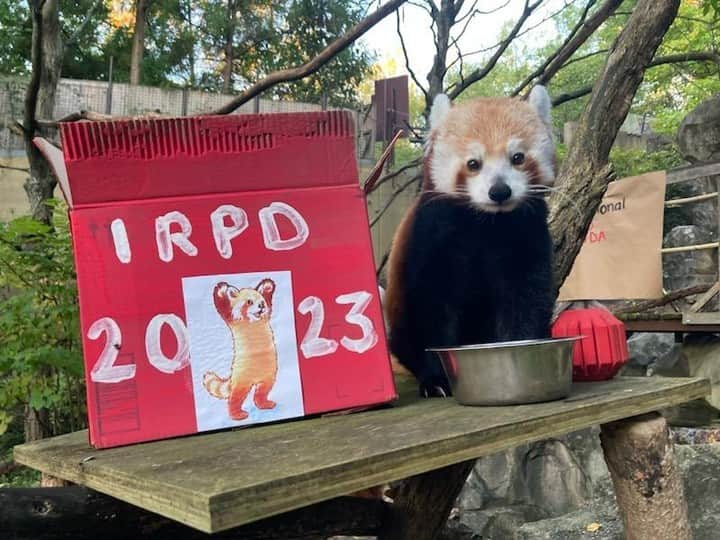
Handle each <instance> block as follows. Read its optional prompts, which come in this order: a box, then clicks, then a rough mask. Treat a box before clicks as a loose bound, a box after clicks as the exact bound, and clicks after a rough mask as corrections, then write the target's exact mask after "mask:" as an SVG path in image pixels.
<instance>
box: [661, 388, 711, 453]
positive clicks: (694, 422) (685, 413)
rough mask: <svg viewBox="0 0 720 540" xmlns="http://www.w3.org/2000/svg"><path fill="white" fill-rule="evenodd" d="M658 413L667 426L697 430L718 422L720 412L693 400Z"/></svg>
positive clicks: (702, 401) (705, 402)
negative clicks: (663, 418)
mask: <svg viewBox="0 0 720 540" xmlns="http://www.w3.org/2000/svg"><path fill="white" fill-rule="evenodd" d="M660 412H661V413H662V415H663V416H664V417H665V419H666V420H667V422H668V424H669V425H671V426H673V427H676V428H679V427H693V428H698V427H702V426H707V425H709V424H712V423H714V422H717V421H718V420H720V411H718V410H717V409H716V408H715V407H713V406H712V405H710V404H709V403H708V402H707V401H705V400H704V399H694V400H692V401H689V402H687V403H683V404H681V405H676V406H675V407H668V408H666V409H663V410H662V411H660ZM718 441H720V439H718ZM698 442H700V441H698ZM705 442H709V441H705ZM693 444H694V443H693Z"/></svg>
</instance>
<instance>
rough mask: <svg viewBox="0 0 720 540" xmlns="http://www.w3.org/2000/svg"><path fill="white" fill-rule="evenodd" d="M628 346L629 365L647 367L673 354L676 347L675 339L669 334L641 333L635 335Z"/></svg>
mask: <svg viewBox="0 0 720 540" xmlns="http://www.w3.org/2000/svg"><path fill="white" fill-rule="evenodd" d="M627 344H628V352H629V353H630V360H629V364H631V365H635V366H647V365H649V364H654V363H656V362H657V361H658V360H659V359H661V358H663V357H664V356H666V355H668V354H670V353H671V351H672V350H673V348H674V347H675V337H674V336H673V334H667V333H650V332H641V333H637V334H633V335H632V336H631V337H630V339H628V341H627ZM678 348H679V347H678Z"/></svg>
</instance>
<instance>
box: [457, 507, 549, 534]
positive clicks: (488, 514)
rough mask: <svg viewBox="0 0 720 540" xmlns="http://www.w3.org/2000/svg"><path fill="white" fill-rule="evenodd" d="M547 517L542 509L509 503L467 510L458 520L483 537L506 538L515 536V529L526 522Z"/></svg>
mask: <svg viewBox="0 0 720 540" xmlns="http://www.w3.org/2000/svg"><path fill="white" fill-rule="evenodd" d="M546 517H547V516H546V515H544V514H543V513H542V511H541V510H540V509H538V508H536V507H533V506H530V505H508V506H492V507H489V508H486V509H485V510H480V511H473V512H465V513H462V514H461V515H460V517H459V519H458V521H459V523H460V524H461V525H464V526H465V527H468V528H470V529H471V530H473V531H474V532H475V533H477V534H479V535H480V537H481V538H483V539H496V540H506V539H509V538H513V534H514V531H516V530H517V529H519V528H520V527H521V526H522V525H523V524H524V523H527V522H528V521H538V520H542V519H544V518H546Z"/></svg>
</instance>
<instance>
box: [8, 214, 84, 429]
mask: <svg viewBox="0 0 720 540" xmlns="http://www.w3.org/2000/svg"><path fill="white" fill-rule="evenodd" d="M0 287H1V288H2V291H1V292H0V434H1V433H3V432H5V431H6V430H7V428H8V425H9V424H10V422H11V421H12V419H13V417H14V416H16V415H17V412H18V411H19V410H22V409H23V406H25V405H29V406H30V407H32V408H34V409H36V410H39V411H42V410H44V412H46V413H47V414H43V415H42V417H43V418H45V417H46V418H47V419H48V424H49V425H47V426H44V428H45V431H46V432H48V433H50V434H59V433H63V432H67V431H72V430H75V429H79V428H81V427H84V425H85V423H86V417H85V391H84V382H83V364H82V355H81V345H80V339H79V337H80V336H79V330H78V304H77V290H76V285H75V273H74V267H73V258H72V248H71V241H70V233H69V226H68V219H67V212H66V209H65V207H64V206H61V205H59V204H58V205H56V207H55V209H54V212H53V222H52V225H51V226H48V225H45V224H43V223H40V222H37V221H35V220H33V219H32V218H30V217H20V218H17V219H14V220H12V221H10V222H8V223H4V224H0Z"/></svg>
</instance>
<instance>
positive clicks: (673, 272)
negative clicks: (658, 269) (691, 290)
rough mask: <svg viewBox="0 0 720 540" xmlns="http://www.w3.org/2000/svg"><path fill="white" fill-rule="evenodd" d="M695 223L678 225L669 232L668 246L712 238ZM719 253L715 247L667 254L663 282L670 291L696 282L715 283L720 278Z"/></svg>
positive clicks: (683, 244) (696, 283) (696, 242)
mask: <svg viewBox="0 0 720 540" xmlns="http://www.w3.org/2000/svg"><path fill="white" fill-rule="evenodd" d="M709 240H710V238H708V237H707V235H706V236H703V234H702V231H701V230H700V228H699V227H697V226H695V225H681V226H678V227H674V228H673V229H672V230H671V231H670V232H669V233H668V234H667V235H665V240H664V244H665V246H666V247H679V246H688V245H697V244H702V243H705V242H707V241H709ZM717 271H718V270H717V253H716V251H715V250H710V249H703V250H698V251H682V252H679V253H668V254H666V255H665V256H663V278H664V279H663V281H664V286H665V288H666V289H668V290H673V291H675V290H678V289H684V288H687V287H692V286H694V285H704V284H711V283H714V282H715V281H716V280H717Z"/></svg>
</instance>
